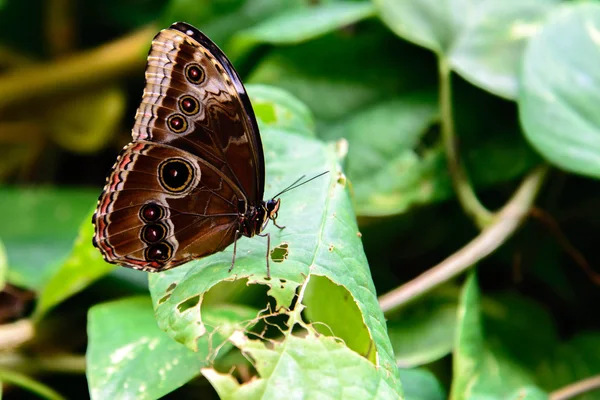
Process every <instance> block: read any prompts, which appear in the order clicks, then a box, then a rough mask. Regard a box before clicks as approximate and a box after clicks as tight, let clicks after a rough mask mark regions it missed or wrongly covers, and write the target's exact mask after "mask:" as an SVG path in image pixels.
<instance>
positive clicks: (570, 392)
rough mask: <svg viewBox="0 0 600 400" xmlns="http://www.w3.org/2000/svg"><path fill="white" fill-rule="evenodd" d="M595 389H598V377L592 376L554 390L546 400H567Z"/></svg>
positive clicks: (599, 377)
mask: <svg viewBox="0 0 600 400" xmlns="http://www.w3.org/2000/svg"><path fill="white" fill-rule="evenodd" d="M597 389H600V375H596V376H592V377H590V378H586V379H583V380H581V381H577V382H575V383H571V384H570V385H567V386H565V387H563V388H561V389H558V390H555V391H554V392H552V393H550V395H549V396H548V398H549V399H550V400H567V399H571V398H573V397H575V396H579V395H580V394H583V393H586V392H590V391H592V390H597Z"/></svg>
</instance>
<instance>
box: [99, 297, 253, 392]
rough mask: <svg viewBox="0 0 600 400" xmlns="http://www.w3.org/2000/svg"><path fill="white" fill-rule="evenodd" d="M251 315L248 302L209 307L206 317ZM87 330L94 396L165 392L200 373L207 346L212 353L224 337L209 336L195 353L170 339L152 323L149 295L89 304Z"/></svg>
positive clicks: (230, 319)
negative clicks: (243, 304)
mask: <svg viewBox="0 0 600 400" xmlns="http://www.w3.org/2000/svg"><path fill="white" fill-rule="evenodd" d="M255 314H256V310H253V309H251V308H248V307H245V308H242V307H233V308H232V307H220V308H211V309H210V310H208V311H207V312H206V319H207V321H210V323H213V324H217V323H218V324H221V325H222V326H225V325H227V324H231V325H234V323H235V322H236V321H240V320H245V319H248V318H251V317H252V315H255ZM88 335H89V345H88V351H87V379H88V383H89V388H90V393H91V397H92V398H93V399H109V398H116V397H120V398H124V397H128V398H136V399H157V398H159V397H161V396H164V395H165V394H167V393H169V392H171V391H172V390H174V389H176V388H178V387H180V386H181V385H183V384H185V383H186V382H187V381H189V380H190V379H192V378H194V377H195V376H198V375H199V374H200V368H202V367H204V366H206V365H208V364H209V363H210V362H211V358H210V356H211V355H212V354H210V353H211V350H212V351H213V353H214V351H216V350H217V349H218V348H219V346H221V345H222V344H223V343H224V342H225V340H226V336H225V335H224V334H223V332H222V331H221V332H217V333H215V334H214V335H210V336H209V335H207V336H205V337H204V338H203V342H204V344H205V345H204V346H203V347H202V351H199V352H197V353H195V352H193V351H191V350H190V349H188V348H186V347H185V346H183V345H181V344H179V343H176V342H174V341H173V340H171V338H169V337H168V336H167V335H166V334H165V333H164V332H162V331H161V330H160V329H158V327H157V326H156V320H155V319H154V315H153V311H152V304H151V302H150V299H148V298H147V297H132V298H127V299H123V300H118V301H113V302H110V303H105V304H100V305H97V306H94V307H92V308H91V309H90V312H89V318H88ZM226 347H229V345H226ZM221 350H222V351H223V352H225V350H226V349H225V348H221Z"/></svg>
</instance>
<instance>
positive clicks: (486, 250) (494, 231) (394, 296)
mask: <svg viewBox="0 0 600 400" xmlns="http://www.w3.org/2000/svg"><path fill="white" fill-rule="evenodd" d="M547 171H548V168H547V167H546V166H542V167H537V168H536V169H535V170H533V171H532V172H531V173H530V174H529V175H528V176H527V177H526V178H525V179H524V180H523V182H521V185H520V186H519V188H518V189H517V191H516V192H515V193H514V194H513V196H512V198H511V199H510V201H509V202H508V203H506V205H505V206H504V207H503V208H502V209H501V210H500V211H499V212H498V214H497V215H496V216H495V217H494V222H493V224H492V225H490V226H488V227H487V228H485V229H484V230H483V231H482V232H481V233H480V234H479V235H478V236H477V237H475V239H473V240H472V241H471V242H469V243H468V244H467V245H466V246H464V247H463V248H462V249H460V250H459V251H457V252H456V253H454V254H452V255H451V256H450V257H448V258H446V259H445V260H444V261H442V262H441V263H439V264H438V265H436V266H434V267H433V268H431V269H429V270H427V271H426V272H424V273H422V274H421V275H419V276H418V277H416V278H415V279H413V280H411V281H410V282H407V283H405V284H404V285H402V286H400V287H398V288H396V289H394V290H392V291H391V292H388V293H386V294H384V295H382V296H380V297H379V305H380V306H381V308H382V310H383V312H384V313H388V312H391V311H394V310H396V309H398V308H400V307H402V306H404V305H406V304H408V303H409V302H411V301H414V300H415V299H417V298H418V297H420V296H421V295H423V294H425V293H427V292H429V291H431V290H433V289H435V288H436V287H438V286H439V285H441V284H442V283H444V282H447V281H448V280H449V279H451V278H453V277H455V276H457V275H459V274H460V273H462V272H464V271H465V270H467V269H468V268H469V267H471V266H472V265H473V264H475V263H477V262H478V261H481V260H482V259H483V258H485V257H486V256H488V255H489V254H491V253H492V252H493V251H495V250H496V249H498V247H500V246H501V245H502V244H503V243H504V242H506V240H507V239H508V238H509V237H510V236H511V235H512V234H513V233H515V231H516V230H517V228H519V226H520V225H521V224H522V222H523V221H524V220H525V218H526V217H527V216H528V213H529V210H530V208H531V207H532V205H533V203H534V201H535V198H536V196H537V194H538V192H539V190H540V187H541V185H542V183H543V181H544V177H545V175H546V173H547Z"/></svg>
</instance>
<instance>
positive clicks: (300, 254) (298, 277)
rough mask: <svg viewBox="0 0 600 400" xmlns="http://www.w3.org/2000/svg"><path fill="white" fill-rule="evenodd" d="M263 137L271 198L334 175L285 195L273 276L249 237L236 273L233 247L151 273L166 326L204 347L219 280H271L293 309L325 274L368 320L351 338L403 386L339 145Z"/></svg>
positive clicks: (282, 303)
mask: <svg viewBox="0 0 600 400" xmlns="http://www.w3.org/2000/svg"><path fill="white" fill-rule="evenodd" d="M262 139H263V144H264V148H265V149H267V150H266V152H265V157H266V170H267V183H266V195H267V196H268V195H269V194H273V193H276V192H277V191H279V190H281V188H283V187H285V186H286V185H287V184H289V183H291V182H293V181H294V180H296V179H297V178H298V176H299V175H300V174H306V175H307V176H313V175H316V174H318V173H320V172H323V171H329V174H328V175H325V176H324V177H322V178H320V179H317V180H314V181H312V182H310V183H309V184H307V185H304V186H302V187H301V188H298V189H297V190H295V191H294V192H290V193H289V194H286V195H284V196H283V198H282V206H281V209H280V210H279V217H278V219H277V222H278V223H279V224H281V225H284V226H286V228H285V229H283V230H279V229H277V228H275V227H273V226H269V227H268V228H267V229H266V232H267V233H269V234H270V235H271V248H272V249H273V248H275V247H278V246H280V245H281V244H286V245H287V251H288V257H287V259H285V260H284V261H283V262H275V261H273V260H271V263H270V264H271V279H270V280H268V279H266V278H265V274H266V268H265V267H266V266H265V252H266V250H267V249H266V240H265V239H264V238H260V237H255V238H252V239H248V238H242V239H240V240H239V241H238V243H237V258H236V260H235V268H234V270H233V271H232V272H231V273H229V272H228V269H229V266H230V264H231V260H232V247H233V246H230V247H229V248H228V249H227V250H225V251H224V252H222V253H218V254H215V255H213V256H210V257H206V258H203V259H201V260H198V261H194V262H190V263H188V264H187V265H185V266H181V267H178V268H175V269H173V270H171V271H166V272H165V273H161V274H155V275H151V276H150V278H149V282H150V290H151V294H152V298H153V303H154V307H155V309H156V315H157V320H158V323H159V325H160V327H161V329H163V330H165V331H166V332H167V333H168V334H169V335H170V336H171V337H173V338H174V339H175V340H177V341H179V342H181V343H184V344H186V345H187V346H188V347H190V348H192V349H197V348H198V338H199V337H202V336H203V335H204V334H205V333H206V331H207V327H206V326H205V323H204V320H203V318H202V304H203V301H204V296H205V294H206V292H207V291H208V290H209V289H211V288H212V287H214V286H215V285H217V284H218V283H219V282H223V281H225V280H232V279H242V280H244V281H245V280H247V283H248V284H249V285H252V284H259V285H266V286H267V287H269V288H270V290H269V292H268V294H269V296H271V297H272V298H273V299H275V302H276V305H275V308H274V309H275V310H278V312H285V309H289V308H291V306H292V302H293V300H294V297H295V295H296V292H297V290H298V289H299V288H300V287H302V285H304V284H306V282H307V280H308V281H310V278H311V277H312V276H315V275H318V276H323V277H324V278H326V279H328V280H329V281H331V283H332V284H335V285H337V286H340V287H343V289H344V290H345V291H347V294H346V295H347V296H351V297H352V302H348V303H345V302H342V301H339V302H337V303H336V304H338V305H339V307H340V310H341V308H345V307H347V306H348V305H349V304H350V306H352V307H358V309H359V310H360V316H361V319H362V324H357V326H358V325H359V326H360V329H362V332H352V334H351V335H352V336H354V335H357V337H358V338H360V342H359V343H356V342H355V343H354V344H353V346H354V347H355V348H356V349H369V348H370V349H371V350H370V351H371V353H370V354H364V355H365V356H366V357H368V358H369V359H370V358H371V357H372V356H373V354H372V352H373V351H375V352H376V360H377V362H378V364H377V365H378V366H379V370H380V371H381V374H382V375H385V379H386V380H387V381H388V383H389V384H390V385H391V386H392V387H394V388H397V387H398V388H399V382H398V381H397V370H396V366H395V363H394V359H393V355H392V349H391V346H390V342H389V338H388V337H387V332H386V327H385V320H384V318H383V314H382V312H381V309H380V308H379V305H378V302H377V297H376V294H375V288H374V286H373V282H372V280H371V277H370V274H369V268H368V264H367V260H366V258H365V255H364V252H363V250H362V243H361V239H360V237H359V234H358V227H357V225H356V221H355V216H354V213H353V211H352V207H351V204H350V200H349V198H348V194H347V190H346V180H345V177H344V175H343V174H342V173H341V171H340V169H339V166H338V165H337V162H338V156H337V154H336V152H335V148H334V146H333V145H330V146H325V145H323V143H321V142H319V141H317V140H315V139H312V138H308V137H305V136H299V135H295V134H287V133H283V132H282V131H281V130H277V131H272V130H270V129H267V130H264V131H263V135H262ZM311 296H321V295H320V294H319V293H315V292H314V291H312V292H307V293H306V294H305V298H306V304H316V305H315V306H312V305H311V307H317V306H318V301H313V299H312V298H311ZM317 298H319V297H317ZM336 299H339V298H338V297H336ZM311 301H313V302H312V303H311ZM351 303H354V304H351ZM306 304H304V303H302V302H300V300H298V302H297V303H296V308H295V309H299V308H304V307H309V306H308V305H306ZM332 306H333V305H332ZM340 312H341V311H340ZM352 313H353V312H351V313H350V314H352ZM308 314H309V313H308ZM310 322H312V323H317V322H321V321H313V320H311V321H310ZM340 332H341V333H340V335H343V336H341V339H343V340H348V341H351V340H352V337H351V336H347V335H345V334H344V331H340ZM365 333H366V334H365Z"/></svg>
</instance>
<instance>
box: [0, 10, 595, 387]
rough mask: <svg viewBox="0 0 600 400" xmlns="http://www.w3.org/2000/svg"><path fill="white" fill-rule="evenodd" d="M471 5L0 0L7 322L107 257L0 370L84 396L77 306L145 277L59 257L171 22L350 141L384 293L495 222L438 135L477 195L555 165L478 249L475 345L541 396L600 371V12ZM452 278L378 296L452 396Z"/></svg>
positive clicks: (0, 260)
mask: <svg viewBox="0 0 600 400" xmlns="http://www.w3.org/2000/svg"><path fill="white" fill-rule="evenodd" d="M462 3H463V2H461V1H451V0H446V1H440V2H437V1H434V0H427V1H409V0H402V1H401V0H397V1H393V0H374V1H373V2H370V1H350V0H321V1H319V0H284V1H279V0H213V1H210V0H163V1H158V0H106V1H102V2H99V1H83V0H46V1H41V0H32V1H27V2H23V1H11V0H4V1H0V72H1V75H0V182H1V183H2V186H0V210H2V214H1V215H2V217H1V219H0V241H1V244H2V246H1V247H0V267H1V271H2V281H6V285H5V287H4V291H3V292H2V293H1V294H0V318H1V319H0V323H4V324H11V323H14V322H15V321H19V320H21V319H26V318H28V317H29V316H30V315H31V313H32V310H33V309H34V308H35V307H36V304H38V303H36V301H37V299H38V297H39V294H40V293H41V292H42V291H43V290H44V288H46V287H47V285H48V282H50V281H51V280H52V278H53V277H54V276H55V274H56V273H57V271H59V270H60V269H61V268H64V265H65V263H66V262H72V263H74V265H75V264H76V265H78V268H79V270H81V269H83V268H85V266H86V265H87V264H85V263H86V262H88V263H92V262H94V263H96V264H94V265H97V267H94V271H93V272H89V274H88V275H86V276H84V277H80V278H81V279H80V280H78V281H77V282H70V283H69V284H70V285H72V287H71V288H69V289H65V293H66V294H60V295H57V296H58V297H57V298H58V300H51V301H50V303H51V305H49V306H48V308H51V307H53V306H56V305H57V304H58V303H61V304H60V305H59V306H58V307H57V308H56V309H55V311H54V312H52V313H50V314H49V315H48V316H45V317H44V319H43V320H42V322H38V325H37V326H36V332H35V334H34V338H33V339H32V341H31V342H29V344H28V345H27V346H25V348H24V350H23V352H21V350H17V351H16V352H14V353H13V354H12V355H11V357H12V356H16V357H18V360H17V362H15V361H14V359H12V358H6V357H5V358H3V359H0V368H2V366H3V365H5V366H6V367H7V368H8V369H12V368H14V369H15V370H18V371H20V372H22V373H23V374H25V375H26V376H35V377H36V379H40V381H42V382H44V383H45V384H48V385H49V386H51V387H52V388H54V389H56V390H57V391H59V392H60V393H62V394H63V395H65V396H67V397H68V398H71V397H73V398H82V397H86V396H88V394H87V393H88V391H87V390H88V389H87V383H86V380H85V375H84V364H83V359H82V356H83V354H84V353H85V348H86V343H87V342H86V331H85V323H86V319H85V318H86V313H87V310H88V308H89V307H90V306H91V305H94V304H96V303H98V302H101V301H106V300H110V299H115V298H119V297H121V296H124V295H130V294H136V293H147V282H146V276H145V274H140V273H136V272H133V271H129V270H125V269H123V268H119V269H116V270H114V271H112V272H111V273H110V274H108V272H109V271H111V270H112V268H111V267H110V266H106V265H104V264H99V261H98V260H94V259H91V258H90V260H84V261H81V260H79V261H77V262H74V261H73V259H72V258H71V259H69V257H70V255H71V254H72V253H71V251H72V249H73V247H74V243H75V239H76V238H77V235H78V232H79V229H80V226H82V223H87V221H88V220H87V219H88V218H89V215H90V213H91V212H92V210H93V209H94V207H95V201H96V199H97V196H98V195H99V194H100V192H101V190H102V187H103V185H104V180H105V178H106V175H107V173H108V172H109V170H110V167H111V166H112V164H113V162H114V160H115V157H116V154H117V153H118V151H119V150H120V149H121V148H122V146H123V145H125V144H126V143H127V142H129V141H130V139H131V136H130V132H131V126H132V124H133V116H134V114H135V110H136V108H137V106H138V104H139V101H140V98H141V94H142V90H143V87H144V78H143V77H144V74H143V71H144V66H145V56H146V54H147V50H148V47H149V44H150V41H151V39H152V37H153V36H154V35H155V34H156V32H158V31H159V30H160V29H164V28H167V27H168V26H169V25H170V24H171V23H173V22H175V21H180V20H181V21H186V22H188V23H190V24H192V25H194V26H196V27H197V28H199V29H200V30H201V31H203V32H204V33H206V34H207V35H208V36H209V37H210V38H211V39H212V40H214V41H215V42H216V43H217V44H218V45H219V46H220V47H221V49H222V50H223V51H224V52H225V54H227V56H228V57H229V58H230V59H231V61H232V63H233V64H234V66H235V67H236V69H237V70H238V72H239V73H240V75H241V77H242V79H243V80H244V83H245V84H247V85H248V87H249V91H250V94H251V97H252V94H253V93H252V88H255V91H256V93H257V94H259V90H260V88H261V87H262V86H256V85H258V84H261V85H268V86H273V87H275V88H279V89H283V90H285V91H286V92H288V93H289V94H291V95H292V96H293V97H295V98H296V99H297V100H299V101H300V102H301V103H303V104H304V105H305V106H306V107H304V105H302V104H301V105H300V106H298V107H299V108H298V110H299V114H302V113H304V112H308V111H306V110H309V111H310V113H311V114H312V115H313V116H314V126H315V132H316V137H317V138H319V139H321V140H323V141H331V142H334V141H337V140H340V139H342V138H344V139H345V140H346V141H347V144H348V153H347V156H346V158H345V160H344V161H343V168H344V171H345V173H346V174H347V177H348V178H349V182H350V193H351V195H352V199H353V204H354V209H355V211H356V214H357V218H358V222H359V227H360V229H361V232H362V239H363V244H364V248H365V253H366V255H367V258H368V260H369V265H370V268H371V274H372V276H373V280H374V283H375V286H376V289H377V292H378V293H379V294H383V293H386V292H388V291H390V290H392V289H394V288H396V287H398V286H400V285H402V284H404V283H406V282H409V281H411V280H412V279H414V278H416V277H417V276H419V275H420V274H421V273H423V272H425V271H427V270H428V269H429V268H431V267H432V266H434V265H436V264H437V263H439V262H441V261H442V260H444V259H446V258H447V257H449V256H450V255H452V254H453V253H454V252H456V251H457V250H459V249H460V248H461V247H462V246H464V245H465V244H467V243H469V242H470V241H471V240H472V239H473V238H474V237H476V236H477V235H478V234H479V233H480V231H481V229H483V228H487V227H489V226H491V225H493V223H494V221H493V220H489V221H487V222H485V218H484V219H483V220H478V219H477V217H475V218H471V217H472V215H470V214H469V208H468V206H467V207H465V205H464V202H461V201H458V200H457V198H456V195H455V190H454V189H453V184H452V177H451V176H450V174H449V172H448V171H449V169H448V167H447V165H448V164H447V157H446V155H447V154H448V151H449V149H450V148H455V149H458V152H457V154H458V157H459V159H460V160H461V162H460V164H461V165H462V166H463V167H464V170H465V171H467V172H466V174H467V176H468V178H466V179H465V180H464V181H463V182H464V183H465V184H467V185H468V186H469V187H471V188H472V189H473V190H474V191H475V192H476V193H477V196H478V198H479V200H480V201H481V203H482V204H484V205H485V206H486V207H487V208H488V209H489V210H496V209H500V208H501V207H502V206H503V205H505V204H506V203H507V201H508V200H509V199H510V197H511V195H512V194H513V193H514V192H515V190H516V189H517V188H518V187H519V184H520V182H521V180H522V179H523V178H525V177H526V176H528V174H532V173H533V172H532V171H534V168H536V167H537V166H539V165H543V164H546V163H549V164H550V165H551V169H550V171H549V173H548V174H547V175H546V176H545V180H544V185H543V188H542V189H541V191H540V193H539V195H538V199H537V207H536V208H534V209H532V210H531V212H530V213H528V215H529V216H530V218H529V219H528V221H527V222H526V223H525V224H524V226H523V228H522V229H520V230H519V231H518V232H516V233H515V235H514V236H513V237H512V238H510V239H509V240H508V242H507V243H506V244H504V245H502V246H501V247H500V245H501V243H498V244H497V245H493V246H492V247H493V249H494V250H495V249H496V248H497V247H499V248H498V250H497V251H495V252H494V254H493V255H492V256H490V257H488V258H485V259H484V260H482V261H481V262H479V263H478V266H477V269H478V281H479V286H480V289H481V292H482V295H481V296H482V300H481V307H482V315H483V316H482V318H483V320H482V321H483V322H482V326H483V327H484V331H485V341H486V343H487V344H488V345H489V347H490V348H492V349H494V351H497V353H495V354H502V357H504V358H505V359H508V360H509V361H510V363H511V364H514V365H517V366H518V368H519V369H520V371H521V372H519V374H518V375H519V376H520V377H524V376H526V377H527V380H528V382H532V383H534V384H535V385H537V386H538V387H540V388H542V389H543V390H545V391H551V390H555V389H557V388H559V387H561V386H563V385H566V384H568V383H570V382H574V381H576V380H578V379H582V378H585V377H588V376H592V375H595V374H599V373H600V330H599V329H600V319H599V318H598V311H597V310H598V307H599V306H600V291H599V290H598V285H600V276H599V275H598V273H597V272H594V267H595V268H596V271H600V269H598V266H599V265H600V255H599V254H600V253H599V252H598V240H599V237H600V206H599V204H600V190H599V185H598V180H597V179H598V178H599V177H600V114H599V113H598V112H597V104H598V97H600V72H598V71H600V69H598V68H597V66H598V65H600V56H598V54H600V53H599V52H598V45H597V42H596V40H597V39H595V36H594V34H593V32H594V30H593V29H592V28H590V27H595V28H597V27H598V26H599V25H600V6H598V4H597V3H595V2H559V1H550V0H527V1H516V0H511V1H501V0H498V1H492V0H490V1H486V2H481V4H478V5H470V7H469V10H468V12H467V10H465V9H464V7H465V6H464V4H462ZM586 27H587V28H586ZM450 83H451V86H450ZM445 90H446V91H445ZM258 97H259V96H258ZM296 99H294V101H295V100H296ZM253 100H254V98H253ZM269 101H271V100H269ZM259 103H260V102H258V103H256V102H255V108H257V109H258V108H260V107H261V105H260V104H259ZM293 104H296V103H293ZM444 107H450V108H451V109H450V110H448V108H444ZM259 112H260V111H259ZM449 126H451V127H452V128H453V130H454V131H455V132H454V133H455V135H454V137H453V142H452V143H451V144H450V145H449V144H448V143H444V140H443V137H444V130H445V129H448V127H449ZM343 143H344V142H343ZM453 146H455V147H453ZM268 174H269V171H267V175H268ZM267 195H268V194H267ZM294 195H297V196H302V193H301V191H300V190H299V191H297V192H296V193H294ZM465 210H466V211H465ZM484 214H485V213H484ZM82 221H85V222H82ZM482 221H484V222H482ZM88 245H89V243H83V244H81V243H79V244H78V243H76V244H75V247H76V246H88ZM90 257H95V256H90ZM69 260H70V261H69ZM90 265H91V264H90ZM74 268H75V267H74ZM100 277H101V279H98V280H96V279H97V278H100ZM78 279H79V278H78ZM462 282H463V280H462V279H461V278H457V279H448V280H447V281H446V282H445V284H444V285H442V286H441V287H439V288H437V289H436V290H435V291H433V292H430V293H428V294H427V295H426V296H424V297H422V298H420V299H418V300H416V299H415V300H416V301H414V302H411V304H410V305H409V306H406V307H404V308H403V309H402V310H396V309H395V308H394V309H393V310H385V311H386V317H387V318H388V330H389V334H390V339H391V342H392V345H393V346H394V350H395V353H396V359H397V362H398V365H399V366H400V367H401V368H413V367H422V368H423V369H426V370H428V371H430V372H431V373H432V374H433V375H434V376H435V379H436V380H437V382H439V386H440V387H441V388H443V392H444V393H447V392H448V391H449V390H450V389H449V388H450V386H451V382H452V379H453V375H452V374H453V373H452V359H451V357H450V352H451V350H452V348H453V345H454V344H453V332H454V328H455V324H456V309H457V304H458V296H459V295H458V293H459V288H460V284H461V283H462ZM88 285H89V286H88ZM83 288H85V290H84V291H81V292H80V290H82V289H83ZM77 292H79V293H77ZM76 293H77V294H76ZM71 296H72V297H71ZM63 300H64V302H63ZM38 307H39V306H38ZM1 335H2V334H0V336H1ZM56 354H58V355H60V357H61V358H59V359H57V360H58V361H56V360H55V361H50V362H49V364H47V365H46V364H44V360H45V359H46V358H47V357H48V356H49V355H50V356H55V355H56ZM0 358H2V357H0ZM32 360H33V361H32ZM36 363H39V364H40V365H41V367H39V366H35V367H32V365H36ZM53 363H54V364H53ZM52 365H55V366H57V367H53V366H52ZM455 373H456V371H455ZM0 375H1V374H0ZM0 379H2V378H1V376H0ZM405 386H406V384H405ZM190 387H191V389H190ZM198 387H202V388H203V390H210V389H209V386H208V383H207V382H206V381H203V380H201V379H198V380H196V381H193V382H192V383H191V384H189V385H187V386H184V387H183V388H182V389H179V392H175V393H176V394H177V395H178V396H181V397H185V396H190V398H194V393H195V392H194V391H195V390H197V389H198ZM5 391H6V393H5V396H6V397H7V398H24V397H21V396H25V393H26V392H25V391H23V390H21V389H19V388H18V387H15V386H14V385H13V386H11V387H10V388H9V389H8V390H7V389H5ZM174 395H175V394H174ZM215 396H216V395H215ZM588 396H589V397H587V398H590V399H591V398H598V397H597V396H596V397H594V396H593V394H590V395H588ZM423 398H428V397H423ZM429 398H436V397H429ZM498 398H500V397H498Z"/></svg>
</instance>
